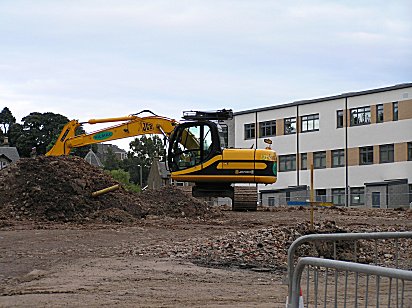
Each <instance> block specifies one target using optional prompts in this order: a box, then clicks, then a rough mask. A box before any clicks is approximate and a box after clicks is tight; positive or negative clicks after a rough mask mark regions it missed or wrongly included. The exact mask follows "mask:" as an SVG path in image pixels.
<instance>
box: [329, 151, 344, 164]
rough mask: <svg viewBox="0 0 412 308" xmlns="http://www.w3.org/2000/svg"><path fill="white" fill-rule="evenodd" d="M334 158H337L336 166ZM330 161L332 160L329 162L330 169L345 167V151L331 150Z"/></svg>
mask: <svg viewBox="0 0 412 308" xmlns="http://www.w3.org/2000/svg"><path fill="white" fill-rule="evenodd" d="M336 154H337V155H336ZM335 157H337V159H338V164H335ZM331 160H332V162H331V167H332V168H339V167H345V150H344V149H337V150H332V151H331Z"/></svg>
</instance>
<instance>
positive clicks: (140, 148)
mask: <svg viewBox="0 0 412 308" xmlns="http://www.w3.org/2000/svg"><path fill="white" fill-rule="evenodd" d="M130 150H131V151H129V153H128V158H127V159H125V160H123V161H122V163H121V167H122V169H124V170H126V171H128V172H129V173H130V177H131V180H132V181H133V182H134V183H136V184H139V183H140V172H141V173H142V183H143V186H145V185H146V184H147V177H148V176H149V170H150V166H151V165H152V163H153V159H154V158H155V157H159V160H161V161H162V160H164V159H165V158H166V150H165V147H164V144H163V142H162V139H161V138H160V137H159V136H157V135H154V136H146V135H143V136H141V137H139V138H135V139H134V140H133V141H132V142H130ZM140 168H142V170H141V171H140Z"/></svg>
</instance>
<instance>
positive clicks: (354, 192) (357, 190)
mask: <svg viewBox="0 0 412 308" xmlns="http://www.w3.org/2000/svg"><path fill="white" fill-rule="evenodd" d="M356 196H359V202H355V197H356ZM349 199H350V205H351V206H352V205H355V206H359V205H365V188H364V187H351V188H350V198H349Z"/></svg>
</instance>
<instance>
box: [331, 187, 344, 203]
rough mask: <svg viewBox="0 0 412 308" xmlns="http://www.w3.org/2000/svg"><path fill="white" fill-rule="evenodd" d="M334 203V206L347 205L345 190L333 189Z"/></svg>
mask: <svg viewBox="0 0 412 308" xmlns="http://www.w3.org/2000/svg"><path fill="white" fill-rule="evenodd" d="M332 202H333V204H334V205H344V204H345V188H334V189H332Z"/></svg>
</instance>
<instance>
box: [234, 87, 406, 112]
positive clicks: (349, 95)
mask: <svg viewBox="0 0 412 308" xmlns="http://www.w3.org/2000/svg"><path fill="white" fill-rule="evenodd" d="M410 87H412V83H402V84H397V85H394V86H390V87H384V88H378V89H372V90H365V91H358V92H348V93H342V94H338V95H333V96H327V97H321V98H316V99H309V100H300V101H295V102H292V103H286V104H279V105H276V106H268V107H262V108H256V109H249V110H243V111H238V112H235V113H234V115H235V116H236V115H242V114H248V113H253V112H260V111H268V110H274V109H280V108H286V107H292V106H298V105H306V104H312V103H319V102H325V101H331V100H335V99H342V98H349V97H355V96H362V95H368V94H374V93H381V92H387V91H393V90H399V89H405V88H410Z"/></svg>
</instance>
